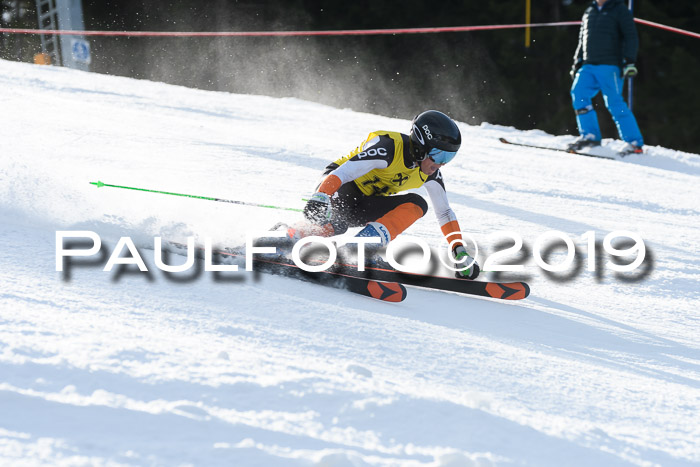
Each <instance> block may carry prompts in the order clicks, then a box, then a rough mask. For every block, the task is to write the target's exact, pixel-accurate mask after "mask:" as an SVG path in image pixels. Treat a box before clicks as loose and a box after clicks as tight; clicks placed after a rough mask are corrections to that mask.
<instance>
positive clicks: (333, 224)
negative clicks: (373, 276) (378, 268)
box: [288, 110, 479, 279]
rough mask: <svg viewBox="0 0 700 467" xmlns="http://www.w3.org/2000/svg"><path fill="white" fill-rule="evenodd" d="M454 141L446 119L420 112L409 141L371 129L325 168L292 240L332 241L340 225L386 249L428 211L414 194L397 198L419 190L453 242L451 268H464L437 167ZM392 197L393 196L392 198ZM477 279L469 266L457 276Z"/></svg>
mask: <svg viewBox="0 0 700 467" xmlns="http://www.w3.org/2000/svg"><path fill="white" fill-rule="evenodd" d="M461 143H462V137H461V134H460V131H459V128H458V127H457V125H456V124H455V122H453V121H452V119H450V117H448V116H447V115H445V114H444V113H442V112H438V111H436V110H428V111H425V112H423V113H421V114H419V115H417V116H416V117H415V118H414V119H413V122H412V126H411V131H410V134H409V135H405V134H402V133H398V132H393V131H374V132H372V133H370V134H369V136H368V137H367V139H366V140H365V141H364V142H363V143H362V144H361V145H360V146H358V147H357V148H355V150H353V151H352V152H351V153H350V154H348V155H346V156H344V157H341V158H340V159H338V160H336V161H335V162H333V163H332V164H330V165H328V166H327V167H326V170H325V172H324V174H323V175H324V176H323V179H322V181H321V183H320V184H319V185H318V187H317V188H316V192H315V193H314V194H313V195H312V196H311V198H310V199H309V201H308V202H307V204H306V207H305V208H304V217H305V218H306V220H307V221H308V222H304V223H300V224H297V225H296V226H293V227H290V228H289V229H288V235H289V236H290V237H291V238H293V239H299V238H302V237H306V236H309V235H321V236H326V237H329V236H332V235H340V234H342V233H344V232H346V231H347V229H348V227H361V226H364V228H363V229H362V230H361V231H360V232H359V233H358V234H357V236H358V237H376V238H378V239H379V240H380V242H381V243H380V245H381V246H386V245H388V243H389V242H390V241H391V240H393V239H395V238H396V237H397V236H398V235H399V234H400V233H401V232H403V231H404V230H406V229H407V228H408V227H409V226H410V225H411V224H413V223H414V222H415V221H417V220H418V219H420V218H421V217H423V216H424V215H425V213H426V212H427V211H428V203H427V202H426V201H425V199H424V198H423V197H422V196H421V195H419V194H417V193H407V194H401V195H397V193H399V192H402V191H406V190H410V189H414V188H419V187H421V186H425V189H426V191H427V192H428V195H429V197H430V199H431V201H432V204H433V207H434V209H435V210H436V216H437V219H438V222H439V224H440V226H441V229H442V233H443V234H444V236H445V238H446V239H447V241H448V242H452V241H454V243H453V245H454V246H453V249H452V252H453V255H454V258H455V260H456V261H457V266H460V264H461V265H462V266H461V267H464V265H468V264H469V263H471V262H472V260H471V259H470V258H469V255H468V254H467V251H466V249H465V248H464V242H463V239H462V235H461V233H460V227H459V223H458V222H457V217H456V216H455V213H454V212H453V211H452V209H451V208H450V205H449V203H448V201H447V193H446V192H445V185H444V183H443V181H442V174H441V173H440V168H441V167H442V166H444V165H445V164H447V163H448V162H450V161H451V160H452V159H453V158H454V157H455V155H456V154H457V151H458V150H459V147H460V145H461ZM395 195H396V196H395ZM478 275H479V265H478V264H477V263H476V261H474V262H473V264H472V265H471V266H470V267H469V268H465V269H464V270H462V271H458V272H457V273H456V276H457V277H458V278H462V279H475V278H476V277H477V276H478Z"/></svg>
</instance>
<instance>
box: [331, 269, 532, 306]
mask: <svg viewBox="0 0 700 467" xmlns="http://www.w3.org/2000/svg"><path fill="white" fill-rule="evenodd" d="M329 271H334V272H340V273H343V274H347V275H350V276H361V277H366V278H368V279H374V280H378V281H390V282H398V283H401V284H404V285H410V286H414V287H425V288H428V289H433V290H445V291H448V292H457V293H461V294H466V295H477V296H480V297H489V298H498V299H502V300H521V299H523V298H526V297H527V296H528V295H530V286H529V285H528V284H527V283H525V282H488V281H471V280H467V279H457V278H456V277H442V276H431V275H427V274H415V273H409V272H401V271H397V270H395V269H384V268H377V267H365V271H364V272H361V271H358V270H357V266H356V265H352V264H338V263H336V264H335V265H333V266H331V268H330V269H329Z"/></svg>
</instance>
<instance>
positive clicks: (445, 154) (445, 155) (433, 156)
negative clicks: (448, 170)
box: [428, 148, 457, 164]
mask: <svg viewBox="0 0 700 467" xmlns="http://www.w3.org/2000/svg"><path fill="white" fill-rule="evenodd" d="M456 155H457V152H456V151H455V152H450V151H443V150H442V149H438V148H433V149H431V150H430V151H429V152H428V157H430V160H431V161H433V162H435V163H436V164H447V163H448V162H450V161H451V160H452V159H454V158H455V156H456Z"/></svg>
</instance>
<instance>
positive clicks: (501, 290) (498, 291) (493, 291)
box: [486, 282, 530, 300]
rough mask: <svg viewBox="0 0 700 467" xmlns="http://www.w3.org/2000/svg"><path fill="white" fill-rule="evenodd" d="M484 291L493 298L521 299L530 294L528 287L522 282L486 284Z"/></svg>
mask: <svg viewBox="0 0 700 467" xmlns="http://www.w3.org/2000/svg"><path fill="white" fill-rule="evenodd" d="M486 292H487V293H488V294H489V295H490V296H492V297H494V298H501V299H505V300H521V299H523V298H525V297H527V296H528V295H530V287H529V286H528V285H527V284H525V283H523V282H513V283H510V284H497V283H491V284H488V285H487V286H486Z"/></svg>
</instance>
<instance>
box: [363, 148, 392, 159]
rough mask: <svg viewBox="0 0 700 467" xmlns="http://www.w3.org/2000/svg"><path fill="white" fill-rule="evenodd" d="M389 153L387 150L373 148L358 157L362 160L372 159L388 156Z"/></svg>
mask: <svg viewBox="0 0 700 467" xmlns="http://www.w3.org/2000/svg"><path fill="white" fill-rule="evenodd" d="M386 154H387V152H386V149H385V148H371V149H368V150H366V151H362V152H361V153H359V154H358V155H357V158H358V159H362V158H363V157H368V156H369V157H371V156H377V155H379V156H386Z"/></svg>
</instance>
